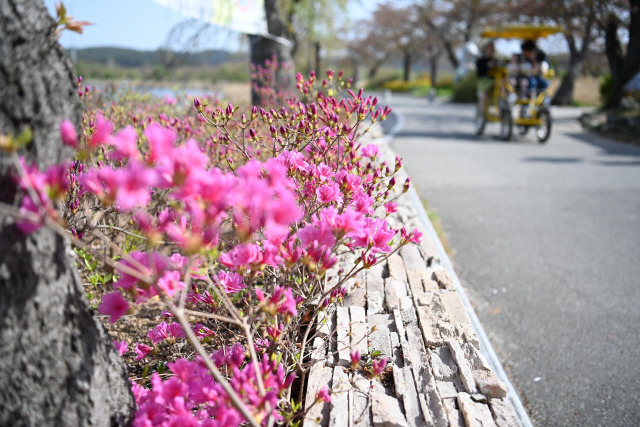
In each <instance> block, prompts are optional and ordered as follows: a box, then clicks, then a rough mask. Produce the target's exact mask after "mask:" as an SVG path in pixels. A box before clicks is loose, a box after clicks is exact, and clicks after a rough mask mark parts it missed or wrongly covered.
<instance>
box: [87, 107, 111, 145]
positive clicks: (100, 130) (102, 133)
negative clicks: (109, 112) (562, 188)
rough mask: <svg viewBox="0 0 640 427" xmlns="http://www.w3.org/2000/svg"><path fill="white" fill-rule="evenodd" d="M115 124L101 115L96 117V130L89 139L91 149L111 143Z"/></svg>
mask: <svg viewBox="0 0 640 427" xmlns="http://www.w3.org/2000/svg"><path fill="white" fill-rule="evenodd" d="M112 131H113V124H112V123H111V122H110V121H109V120H107V119H105V118H104V117H103V116H102V115H101V114H98V115H97V116H96V123H95V130H94V132H93V135H91V138H90V139H89V147H92V148H95V147H97V146H98V145H102V144H104V143H105V142H108V141H109V138H110V137H111V132H112Z"/></svg>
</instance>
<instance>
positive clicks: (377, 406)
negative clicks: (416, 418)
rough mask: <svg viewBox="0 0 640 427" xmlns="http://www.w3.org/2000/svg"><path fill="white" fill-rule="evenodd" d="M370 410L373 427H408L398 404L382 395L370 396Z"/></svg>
mask: <svg viewBox="0 0 640 427" xmlns="http://www.w3.org/2000/svg"><path fill="white" fill-rule="evenodd" d="M371 409H372V412H373V425H374V426H375V427H409V425H408V424H407V420H406V419H405V417H404V414H403V413H402V409H401V408H400V403H399V402H398V401H397V400H396V399H394V398H393V397H391V396H387V395H386V394H384V393H372V394H371Z"/></svg>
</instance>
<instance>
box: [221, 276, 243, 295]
mask: <svg viewBox="0 0 640 427" xmlns="http://www.w3.org/2000/svg"><path fill="white" fill-rule="evenodd" d="M218 283H220V285H222V287H223V288H224V291H225V292H226V293H228V294H234V293H236V292H240V291H241V290H242V289H246V287H247V285H245V284H244V283H243V282H242V276H241V275H239V274H238V273H234V272H227V271H224V270H220V272H219V273H218Z"/></svg>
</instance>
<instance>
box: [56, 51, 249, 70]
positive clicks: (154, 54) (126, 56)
mask: <svg viewBox="0 0 640 427" xmlns="http://www.w3.org/2000/svg"><path fill="white" fill-rule="evenodd" d="M67 50H69V49H67ZM69 53H70V54H71V57H72V58H73V59H74V61H82V62H86V63H95V64H104V65H118V66H121V67H140V66H144V65H152V66H153V65H167V64H171V65H195V66H197V65H220V64H224V63H229V62H246V61H247V54H246V53H233V52H228V51H225V50H205V51H201V52H193V53H183V52H173V51H167V50H154V51H152V50H135V49H124V48H119V47H91V48H84V49H74V51H73V52H69Z"/></svg>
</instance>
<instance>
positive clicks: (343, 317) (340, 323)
mask: <svg viewBox="0 0 640 427" xmlns="http://www.w3.org/2000/svg"><path fill="white" fill-rule="evenodd" d="M349 321H350V319H349V309H348V308H347V307H336V335H337V350H338V363H339V364H341V365H342V366H349V363H350V361H351V356H350V345H351V342H350V340H349V334H350V333H351V328H350V326H349Z"/></svg>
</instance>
